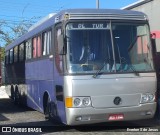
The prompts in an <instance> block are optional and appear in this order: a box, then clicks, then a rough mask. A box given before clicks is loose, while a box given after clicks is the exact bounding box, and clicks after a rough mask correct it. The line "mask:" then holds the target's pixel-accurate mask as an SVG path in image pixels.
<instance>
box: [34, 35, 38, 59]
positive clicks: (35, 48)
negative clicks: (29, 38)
mask: <svg viewBox="0 0 160 135" xmlns="http://www.w3.org/2000/svg"><path fill="white" fill-rule="evenodd" d="M36 52H37V38H36V37H35V38H33V58H36Z"/></svg>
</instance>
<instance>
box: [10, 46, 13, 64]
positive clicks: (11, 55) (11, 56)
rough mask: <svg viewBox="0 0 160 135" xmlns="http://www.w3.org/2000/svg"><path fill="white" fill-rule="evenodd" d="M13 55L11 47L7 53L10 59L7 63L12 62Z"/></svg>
mask: <svg viewBox="0 0 160 135" xmlns="http://www.w3.org/2000/svg"><path fill="white" fill-rule="evenodd" d="M13 56H14V55H13V49H11V50H10V53H9V59H10V61H9V63H10V64H12V63H13Z"/></svg>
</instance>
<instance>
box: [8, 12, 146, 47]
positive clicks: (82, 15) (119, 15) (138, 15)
mask: <svg viewBox="0 0 160 135" xmlns="http://www.w3.org/2000/svg"><path fill="white" fill-rule="evenodd" d="M66 17H67V19H70V20H81V19H82V20H83V19H84V20H85V19H86V20H89V19H90V20H95V19H99V20H105V19H114V20H122V19H123V20H146V19H147V16H146V15H145V14H144V13H142V12H138V11H130V10H119V9H67V10H63V11H61V12H59V13H57V14H55V15H53V16H52V17H50V18H49V19H48V20H46V21H43V23H41V24H39V25H37V27H35V28H34V29H32V30H30V31H28V32H27V33H26V34H24V35H22V36H21V37H20V38H18V39H17V40H15V41H14V42H13V43H11V44H10V45H8V46H7V47H6V50H9V49H11V48H13V47H14V46H15V45H18V44H21V43H22V42H23V41H25V40H27V39H29V38H31V37H33V36H34V35H36V34H38V33H39V32H41V31H44V30H45V29H47V28H49V27H51V26H52V25H53V24H55V23H58V22H61V21H63V20H65V19H66Z"/></svg>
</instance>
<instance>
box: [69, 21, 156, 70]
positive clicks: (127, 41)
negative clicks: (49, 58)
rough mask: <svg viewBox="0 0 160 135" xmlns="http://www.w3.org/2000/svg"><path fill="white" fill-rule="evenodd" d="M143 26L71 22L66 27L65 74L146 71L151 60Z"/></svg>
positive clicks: (145, 26) (145, 25)
mask: <svg viewBox="0 0 160 135" xmlns="http://www.w3.org/2000/svg"><path fill="white" fill-rule="evenodd" d="M149 36H150V34H149V29H148V25H147V24H144V23H133V22H132V23H129V22H127V23H117V22H75V23H68V24H67V25H66V40H67V48H68V49H67V54H68V55H67V60H68V64H67V65H68V66H67V67H68V71H69V73H95V72H96V71H99V70H101V72H103V73H113V72H115V73H121V72H123V73H124V72H126V73H127V72H135V71H136V72H148V71H153V61H152V54H151V45H150V37H149Z"/></svg>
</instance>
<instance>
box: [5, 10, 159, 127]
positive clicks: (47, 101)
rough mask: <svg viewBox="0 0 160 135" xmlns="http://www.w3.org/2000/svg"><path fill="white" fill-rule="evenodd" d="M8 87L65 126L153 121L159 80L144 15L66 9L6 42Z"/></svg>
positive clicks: (20, 99)
mask: <svg viewBox="0 0 160 135" xmlns="http://www.w3.org/2000/svg"><path fill="white" fill-rule="evenodd" d="M5 51H6V57H5V69H6V70H5V79H6V81H5V83H6V90H7V91H8V94H9V95H10V97H11V98H12V99H13V100H14V103H15V104H18V105H21V104H24V105H27V106H29V107H31V108H33V109H35V110H37V111H40V112H42V113H44V114H45V117H46V118H47V119H52V120H58V121H60V122H62V123H64V124H66V125H80V124H92V123H101V122H108V121H129V120H139V119H149V118H152V117H153V116H154V114H155V111H156V90H157V85H156V83H157V79H156V73H155V68H154V64H153V58H152V46H151V41H150V32H149V24H148V20H147V16H146V15H145V14H143V13H141V12H136V11H125V10H113V9H69V10H64V11H61V12H60V13H57V14H55V15H52V16H50V17H49V18H48V19H45V20H43V21H41V22H39V23H37V24H36V25H34V26H33V27H32V28H31V29H30V30H29V31H28V32H27V33H26V34H25V35H23V36H22V37H20V38H19V39H17V40H15V41H14V42H13V43H11V44H10V45H8V46H7V47H6V50H5Z"/></svg>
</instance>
